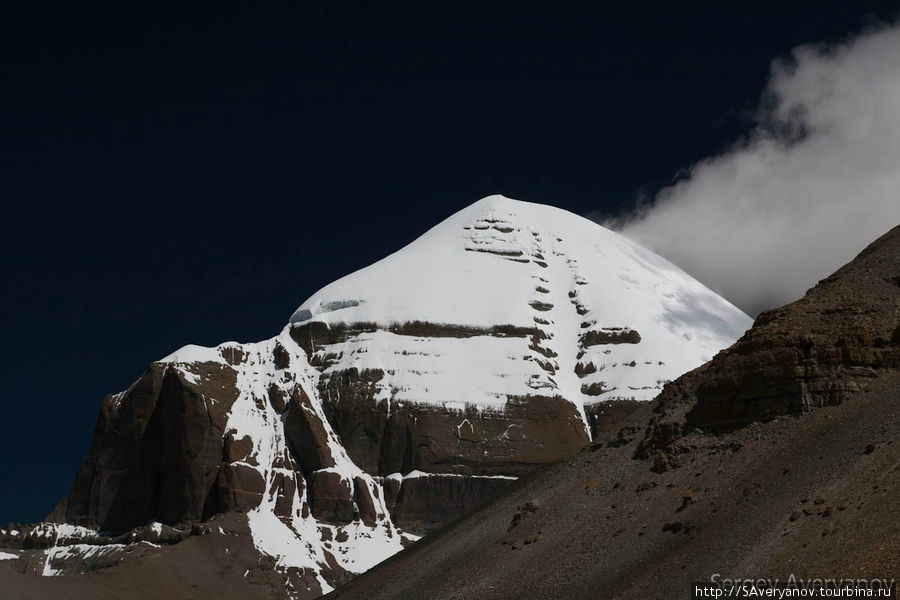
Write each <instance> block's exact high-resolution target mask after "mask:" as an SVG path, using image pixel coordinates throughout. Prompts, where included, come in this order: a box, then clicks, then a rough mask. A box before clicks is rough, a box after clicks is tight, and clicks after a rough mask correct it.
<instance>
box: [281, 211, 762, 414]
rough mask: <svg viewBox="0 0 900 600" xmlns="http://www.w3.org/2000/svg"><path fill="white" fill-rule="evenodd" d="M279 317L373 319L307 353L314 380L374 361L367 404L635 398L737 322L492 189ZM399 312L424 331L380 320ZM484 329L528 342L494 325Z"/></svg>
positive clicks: (661, 275)
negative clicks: (317, 356)
mask: <svg viewBox="0 0 900 600" xmlns="http://www.w3.org/2000/svg"><path fill="white" fill-rule="evenodd" d="M291 321H292V322H293V323H306V322H310V321H318V322H322V323H326V324H328V325H329V326H330V327H334V326H336V325H339V326H344V327H346V326H348V325H349V326H354V325H357V326H358V325H359V324H361V323H366V324H374V325H375V327H368V328H366V329H367V330H364V331H362V332H360V333H359V334H358V335H353V336H350V337H349V338H348V339H346V340H342V341H341V342H340V343H337V344H333V345H324V346H323V347H321V348H320V349H319V352H320V353H321V354H322V356H323V357H324V356H329V357H330V360H328V361H326V362H327V368H326V369H325V372H324V375H325V376H326V377H327V376H328V374H329V373H335V372H341V371H344V370H346V369H348V368H353V367H355V368H357V369H360V370H364V369H380V370H383V371H384V372H385V376H384V377H383V378H382V379H381V380H380V381H379V382H378V383H377V388H378V392H377V395H376V399H377V400H379V401H385V402H388V403H390V402H397V401H401V402H419V403H434V404H442V405H446V406H461V405H463V404H470V405H476V406H479V407H485V408H498V407H502V406H503V405H504V403H505V402H506V399H507V397H508V396H510V395H526V394H530V393H534V391H535V390H543V391H544V392H547V391H554V392H556V393H558V394H560V395H561V396H563V397H564V398H566V399H567V400H569V401H571V402H573V403H576V404H578V405H582V404H585V403H594V402H597V401H599V400H607V399H613V398H628V399H636V400H649V399H651V398H653V397H654V396H655V395H656V394H657V393H658V392H659V391H660V389H661V386H662V384H663V383H664V382H665V381H669V380H672V379H674V378H675V377H677V376H679V375H681V374H682V373H684V372H685V371H688V370H690V369H693V368H695V367H697V366H699V365H701V364H702V363H704V362H706V361H707V360H709V359H710V358H711V357H712V356H713V355H714V354H715V353H716V352H718V351H719V350H721V349H722V348H724V347H726V346H728V345H730V344H731V343H732V342H734V341H735V340H736V339H737V338H738V337H739V336H740V334H741V333H743V332H744V331H745V330H746V329H747V328H748V327H749V326H750V324H751V320H750V318H749V317H747V315H745V314H744V313H742V312H741V311H740V310H738V309H737V308H735V307H734V306H733V305H732V304H730V303H729V302H727V301H726V300H724V299H722V298H721V297H719V296H717V295H716V294H715V293H713V292H712V291H710V290H709V289H707V288H706V287H705V286H703V285H702V284H700V283H699V282H698V281H696V280H695V279H693V278H692V277H690V276H689V275H687V274H686V273H685V272H683V271H682V270H681V269H679V268H677V267H676V266H674V265H673V264H671V263H670V262H668V261H666V260H665V259H663V258H661V257H659V256H657V255H655V254H653V253H652V252H649V251H648V250H646V249H644V248H642V247H640V246H638V245H637V244H635V243H634V242H631V241H629V240H627V239H625V238H624V237H622V236H620V235H618V234H616V233H614V232H612V231H609V230H608V229H605V228H603V227H601V226H599V225H597V224H596V223H593V222H591V221H589V220H587V219H584V218H582V217H579V216H577V215H574V214H572V213H569V212H567V211H564V210H561V209H558V208H553V207H550V206H544V205H539V204H531V203H527V202H520V201H516V200H511V199H509V198H505V197H503V196H490V197H487V198H484V199H483V200H480V201H479V202H476V203H475V204H473V205H471V206H469V207H468V208H466V209H464V210H462V211H460V212H458V213H456V214H454V215H453V216H451V217H450V218H448V219H447V220H445V221H443V222H442V223H440V224H439V225H437V226H436V227H434V228H432V229H431V230H430V231H428V232H427V233H425V234H424V235H423V236H421V237H420V238H419V239H417V240H416V241H414V242H413V243H411V244H409V245H408V246H406V247H405V248H403V249H402V250H400V251H398V252H396V253H394V254H392V255H391V256H389V257H387V258H385V259H383V260H381V261H379V262H377V263H375V264H373V265H371V266H370V267H367V268H365V269H362V270H360V271H357V272H356V273H353V274H351V275H348V276H347V277H344V278H342V279H339V280H338V281H335V282H334V283H332V284H331V285H328V286H326V287H325V288H323V289H322V290H320V291H319V292H317V293H316V294H314V295H313V296H312V297H310V298H309V299H308V300H307V301H306V302H304V303H303V304H302V305H301V306H300V308H298V309H297V311H296V312H295V313H294V314H293V316H292V317H291ZM404 323H406V324H408V323H427V324H432V325H433V327H431V329H433V331H432V332H431V333H434V334H435V335H428V334H429V331H428V330H429V328H428V327H424V328H422V331H421V332H420V333H421V335H408V334H407V332H404V331H392V328H393V329H394V330H396V329H397V327H396V326H397V324H404ZM498 326H504V327H508V328H509V329H511V330H517V331H527V330H533V331H534V332H535V333H536V334H537V337H538V338H539V339H537V340H535V339H533V338H534V336H533V335H527V336H525V337H521V336H519V337H516V336H513V335H502V334H501V335H496V333H495V332H492V331H491V328H497V327H498ZM357 328H358V327H357ZM454 328H456V329H458V330H460V331H461V332H462V335H459V336H453V335H452V334H453V329H454ZM441 330H443V332H442V331H441ZM466 330H469V331H466ZM413 333H416V332H415V331H413Z"/></svg>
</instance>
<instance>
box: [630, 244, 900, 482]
mask: <svg viewBox="0 0 900 600" xmlns="http://www.w3.org/2000/svg"><path fill="white" fill-rule="evenodd" d="M898 298H900V228H894V229H892V230H891V231H890V232H888V233H886V234H885V235H884V236H882V237H881V238H879V239H878V240H876V241H875V242H873V243H872V244H871V245H870V246H869V247H868V248H866V250H865V251H863V252H862V253H861V254H860V255H859V256H858V257H857V258H856V259H855V260H854V261H853V262H852V263H849V264H848V265H846V266H845V267H843V268H841V269H840V270H838V271H836V272H835V273H834V274H833V275H831V276H830V277H827V278H826V279H823V280H822V281H820V282H819V283H818V284H817V285H816V286H815V287H813V288H812V289H810V290H809V292H807V294H806V295H805V296H804V297H803V298H801V299H800V300H798V301H797V302H794V303H792V304H788V305H786V306H782V307H780V308H777V309H774V310H769V311H766V312H763V313H762V314H760V315H759V317H758V318H757V319H756V322H755V323H754V326H753V327H752V328H751V329H750V330H749V331H747V333H746V334H744V336H743V337H741V339H740V340H738V342H737V343H736V344H734V345H733V346H732V347H731V348H729V349H727V350H725V351H724V352H722V353H721V354H720V355H719V356H717V357H716V360H714V361H712V362H711V363H709V364H707V365H704V366H703V367H701V368H699V369H697V370H696V371H693V372H691V373H688V374H687V375H685V376H684V377H681V378H679V379H678V380H677V381H675V382H674V383H672V384H670V385H668V386H667V387H666V389H665V390H664V392H663V393H662V394H661V395H660V397H659V408H658V411H657V412H658V416H657V417H656V418H655V419H654V421H653V422H652V423H651V426H650V428H649V430H648V432H647V436H646V439H645V440H644V441H643V442H642V444H641V447H640V449H639V451H638V454H639V456H644V457H648V456H652V457H653V458H654V460H656V462H657V468H658V469H663V470H664V469H666V468H668V467H669V466H671V465H673V464H678V454H679V445H678V442H677V440H678V439H679V438H680V437H681V436H683V435H685V434H686V433H690V432H691V431H695V430H703V431H711V432H724V431H729V430H733V429H736V428H739V427H742V426H745V425H747V424H748V423H752V422H757V421H766V420H770V419H773V418H775V417H778V416H781V415H799V414H803V413H807V412H810V411H812V410H814V409H816V408H821V407H823V406H835V405H838V404H841V403H842V402H844V401H846V400H848V399H850V398H852V397H853V396H854V395H855V394H858V393H860V392H862V391H865V390H866V389H867V387H868V384H869V382H870V381H871V380H873V379H874V378H876V377H878V376H879V375H881V374H883V373H885V372H886V371H890V370H894V369H897V368H898V367H900V302H898Z"/></svg>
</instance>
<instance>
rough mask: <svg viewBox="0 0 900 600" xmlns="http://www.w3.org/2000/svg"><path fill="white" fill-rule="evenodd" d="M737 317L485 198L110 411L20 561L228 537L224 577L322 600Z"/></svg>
mask: <svg viewBox="0 0 900 600" xmlns="http://www.w3.org/2000/svg"><path fill="white" fill-rule="evenodd" d="M748 324H749V319H748V318H747V317H746V316H745V315H743V313H741V312H740V311H738V310H737V309H736V308H734V307H733V306H731V305H730V304H728V303H727V302H725V301H724V300H722V299H721V298H719V297H718V296H716V295H715V294H713V293H712V292H710V291H709V290H707V289H706V288H704V287H703V286H702V285H700V284H699V283H697V282H696V281H695V280H693V279H691V278H690V277H688V276H687V275H686V274H684V273H683V272H681V271H680V270H678V269H677V268H675V267H674V266H672V265H671V264H670V263H668V262H666V261H665V260H663V259H661V258H659V257H657V256H655V255H653V254H652V253H650V252H647V251H646V250H644V249H642V248H640V247H638V246H636V245H634V244H632V243H631V242H628V241H627V240H625V239H623V238H621V237H620V236H617V235H616V234H613V233H611V232H609V231H606V230H605V229H603V228H601V227H599V226H597V225H596V224H594V223H591V222H589V221H586V220H584V219H581V218H580V217H577V216H575V215H571V214H569V213H566V212H564V211H560V210H557V209H553V208H550V207H545V206H539V205H532V204H526V203H522V202H516V201H512V200H509V199H506V198H502V197H491V198H487V199H485V200H482V201H480V202H478V203H476V204H474V205H472V206H471V207H469V208H467V209H465V210H463V211H461V212H460V213H457V214H456V215H454V216H452V217H450V218H449V219H448V220H446V221H445V222H443V223H441V224H440V225H438V226H437V227H435V228H434V229H432V230H431V231H429V232H428V233H426V234H425V235H424V236H422V237H421V238H420V239H419V240H417V241H416V242H414V243H413V244H411V245H410V246H408V247H406V248H404V249H403V250H401V251H400V252H398V253H396V254H394V255H392V256H390V257H388V258H386V259H384V260H383V261H380V262H379V263H376V264H375V265H372V266H371V267H369V268H367V269H364V270H362V271H359V272H357V273H355V274H352V275H350V276H348V277H345V278H344V279H341V280H339V281H337V282H335V283H334V284H332V285H330V286H327V287H326V288H324V289H323V290H321V291H320V292H318V293H316V294H315V295H313V296H312V297H311V298H310V299H309V300H307V301H306V302H304V303H303V305H301V306H300V307H299V308H298V309H297V311H296V312H295V313H294V315H293V316H292V317H291V319H290V323H289V324H288V325H287V326H286V327H285V328H284V330H283V331H282V332H281V333H279V334H278V335H277V336H275V337H274V338H272V339H270V340H266V341H263V342H259V343H246V344H238V343H226V344H222V345H220V346H218V347H216V348H201V347H197V346H187V347H185V348H182V349H181V350H179V351H177V352H175V353H173V354H172V355H170V356H168V357H166V358H164V359H163V360H161V361H159V362H156V363H153V364H152V365H151V366H150V368H149V369H148V370H147V372H146V373H145V374H144V375H143V376H142V377H141V378H140V379H139V380H138V381H136V382H135V383H134V384H133V385H132V386H131V387H130V388H129V389H128V390H126V391H124V392H121V393H119V394H114V395H111V396H108V397H107V398H105V399H104V401H103V405H102V407H101V412H100V417H99V420H98V424H97V428H96V431H95V435H94V440H93V444H92V447H91V450H90V454H89V456H88V458H87V460H86V461H85V464H84V466H83V467H82V469H81V471H80V472H79V474H78V477H77V479H76V481H75V484H74V486H73V488H72V493H71V496H70V498H69V499H68V503H67V504H66V505H65V506H64V507H63V506H61V507H60V509H59V510H58V511H56V512H57V513H59V514H57V515H55V517H54V519H55V520H58V521H64V522H65V523H67V525H61V526H51V525H47V526H46V527H49V528H50V529H53V527H63V528H67V527H68V528H71V527H73V526H77V527H78V528H79V529H77V530H73V531H77V532H78V533H77V535H74V536H73V535H69V534H68V533H67V534H66V535H62V536H60V535H57V534H58V533H59V532H58V531H56V530H54V531H50V532H49V533H47V534H46V535H44V536H43V537H42V538H41V539H43V540H44V542H42V543H41V544H39V546H41V547H42V548H43V547H46V550H40V551H39V552H37V551H35V550H34V549H31V550H28V552H25V553H24V554H21V555H20V556H19V559H18V560H19V561H20V566H21V570H26V571H40V572H45V573H48V574H50V573H72V572H79V571H80V570H88V569H89V568H91V567H92V565H93V566H94V567H98V566H109V565H110V564H114V563H115V561H117V560H120V559H121V558H122V552H124V550H122V548H121V547H120V546H123V544H124V547H126V548H127V547H129V546H128V544H129V543H134V544H145V543H146V544H150V545H151V546H153V547H154V548H155V546H162V548H161V549H158V550H159V551H160V552H168V551H167V550H165V547H166V544H168V543H169V542H168V541H166V542H165V543H161V542H160V540H159V536H158V535H157V534H156V533H155V532H157V531H162V528H163V527H165V528H169V529H171V530H172V531H174V532H177V534H175V533H173V534H172V536H174V537H172V536H169V537H171V538H172V540H175V542H177V543H178V544H181V543H182V542H181V541H180V540H182V539H183V538H184V537H191V536H192V535H201V534H202V535H205V536H212V537H213V538H217V539H218V538H220V537H221V538H222V540H224V542H229V545H228V546H227V548H230V550H228V551H229V552H232V553H234V557H235V558H233V560H235V561H237V562H236V563H235V564H234V565H232V566H231V567H230V568H232V569H238V570H241V571H246V573H247V575H246V577H248V578H251V579H253V578H254V577H257V575H258V577H257V579H260V580H261V581H263V582H268V583H266V585H268V584H269V583H271V580H272V576H271V573H270V571H271V572H274V573H277V574H278V577H282V578H283V582H284V585H286V586H287V587H286V588H285V589H287V590H288V591H287V592H285V593H286V594H287V595H288V596H291V597H315V596H317V595H319V594H320V593H322V592H327V591H328V590H330V589H332V588H333V587H335V586H337V585H338V584H340V583H342V582H344V581H346V580H347V578H348V577H350V576H351V575H352V574H355V573H360V572H362V571H364V570H366V569H368V568H370V567H371V566H373V565H374V564H376V563H378V562H380V561H381V560H384V559H385V558H387V557H388V556H390V555H392V554H393V553H395V552H397V551H398V550H400V549H401V548H402V547H404V545H407V544H409V543H410V542H412V541H414V540H415V539H417V538H418V536H420V535H422V534H425V533H428V532H430V531H432V530H434V529H436V528H438V527H440V526H442V525H445V524H446V523H448V522H450V521H452V520H453V519H455V518H457V517H458V516H460V515H461V514H463V513H465V512H468V511H470V510H473V509H475V508H477V507H479V506H481V505H483V504H484V503H486V502H487V501H489V500H490V499H492V498H494V497H496V496H497V495H498V494H499V493H501V492H502V491H503V490H504V489H506V487H507V486H509V485H510V484H511V483H512V482H513V481H515V480H516V478H518V477H520V476H521V475H523V474H525V473H527V472H528V471H529V470H531V469H533V468H534V467H536V466H539V465H543V464H547V463H551V462H555V461H558V460H561V459H564V458H566V457H568V456H571V455H573V454H574V453H576V452H577V451H578V450H579V449H580V448H582V447H583V446H584V445H585V444H587V443H588V442H589V441H590V439H591V436H592V435H595V434H596V433H597V432H599V431H603V430H605V429H607V428H609V427H611V426H612V425H614V424H615V423H617V422H618V421H620V420H621V419H623V418H625V416H627V415H628V414H629V413H630V412H631V411H632V410H634V408H635V407H636V406H638V405H640V404H641V403H642V402H644V401H646V400H649V399H650V398H652V397H653V396H654V395H656V393H657V392H658V390H659V389H661V387H662V385H663V384H664V383H665V382H666V381H668V380H670V379H673V378H674V377H676V376H678V375H679V374H681V373H682V372H684V371H686V370H688V369H691V368H694V367H696V366H698V365H699V364H701V363H702V362H704V361H705V360H707V359H708V358H709V357H711V356H712V355H713V354H715V353H716V352H717V351H718V350H720V349H721V348H723V347H725V346H727V345H728V344H729V343H731V342H732V341H734V339H736V338H737V337H738V335H740V333H741V332H742V331H743V330H744V329H745V328H746V326H747V325H748ZM235 514H236V515H239V517H235V516H230V517H228V518H229V519H230V521H228V527H231V529H230V530H229V529H228V527H225V528H224V529H223V527H218V528H217V527H215V526H209V524H210V523H215V522H217V521H218V520H220V519H222V518H223V517H222V516H223V515H235ZM235 519H238V521H240V522H235ZM200 523H204V524H205V525H203V526H202V527H201V528H200V529H199V530H197V528H198V527H199V525H198V524H200ZM148 527H150V530H149V531H150V533H147V532H146V531H145V530H146V529H147V528H148ZM169 529H166V531H169ZM238 530H240V531H248V532H249V535H250V539H251V540H252V544H246V545H245V546H246V547H244V546H240V545H237V544H236V543H232V542H233V540H231V539H230V537H229V536H230V535H231V534H229V533H228V531H238ZM66 531H68V530H66ZM129 531H131V532H135V531H137V532H139V533H137V534H134V535H131V534H128V533H127V532H129ZM198 531H199V533H198ZM54 532H55V533H54ZM101 532H103V533H101ZM140 532H143V533H140ZM122 535H125V536H126V537H125V538H123V537H121V536H122ZM128 535H131V537H128ZM222 536H224V537H222ZM51 538H52V539H51ZM60 540H62V541H60ZM123 540H124V542H123ZM129 540H130V542H129ZM166 540H169V538H166ZM224 542H223V543H224ZM173 543H174V542H173ZM19 545H20V546H23V544H19ZM59 545H63V546H65V547H67V548H73V547H77V546H79V545H80V546H85V547H86V549H85V548H82V550H71V551H68V550H67V551H65V552H60V551H59V550H58V549H57V548H58V547H59ZM101 547H102V548H107V547H108V548H107V549H108V550H109V551H108V552H107V551H106V550H104V551H102V552H100V551H98V550H97V548H101ZM241 548H242V549H241ZM23 550H24V546H23ZM144 551H146V552H156V551H157V550H147V549H145V550H144ZM88 552H90V554H86V553H88ZM86 556H89V557H93V558H89V559H85V557H86ZM79 561H80V562H79ZM260 565H262V567H261V566H260ZM263 567H264V568H263ZM261 568H262V569H263V571H265V572H266V573H270V574H269V575H265V576H262V575H259V574H260V573H261V571H260V569H261ZM266 569H268V570H266ZM254 573H256V574H257V575H254Z"/></svg>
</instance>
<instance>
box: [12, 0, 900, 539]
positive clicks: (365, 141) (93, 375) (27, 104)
mask: <svg viewBox="0 0 900 600" xmlns="http://www.w3.org/2000/svg"><path fill="white" fill-rule="evenodd" d="M182 4H183V5H182ZM744 4H745V6H744V7H743V8H739V7H736V6H735V3H721V2H715V3H709V4H700V3H673V2H667V3H661V4H660V5H658V6H657V5H642V4H640V3H600V2H595V3H564V2H537V3H532V2H525V1H523V2H442V3H437V2H427V3H425V2H422V3H417V2H403V3H389V2H368V3H363V2H355V3H341V2H332V1H323V2H293V3H285V4H279V3H266V2H254V3H248V5H241V4H234V3H231V2H227V1H225V2H218V3H216V4H215V5H211V6H202V5H201V4H198V3H181V4H173V5H170V4H166V3H164V2H153V3H129V2H119V3H116V4H109V5H100V4H84V3H64V4H63V5H61V6H57V5H53V4H49V3H42V2H31V3H27V4H26V3H22V4H21V5H19V6H12V7H7V8H5V9H4V13H3V15H2V16H0V21H2V25H0V27H2V32H0V34H2V35H0V44H2V46H0V52H2V57H3V58H2V69H3V71H2V111H0V152H2V155H0V158H2V163H0V165H2V166H0V169H2V172H0V177H2V179H0V185H2V192H0V198H2V202H3V213H4V214H3V219H2V220H3V230H2V239H3V242H2V243H3V257H4V264H3V332H4V334H5V335H4V341H3V345H2V346H3V358H2V362H0V365H2V367H0V369H2V371H0V406H2V414H0V417H2V423H3V428H2V432H3V433H2V435H0V457H2V458H0V490H2V493H0V522H3V523H5V522H7V521H34V520H38V519H40V518H42V517H43V516H44V515H46V514H47V513H48V512H49V511H50V510H51V509H52V507H53V505H54V504H55V503H56V501H57V500H59V499H60V498H61V497H63V496H64V495H66V494H67V493H68V491H69V487H70V485H71V483H72V480H73V478H74V476H75V473H76V471H77V469H78V467H79V465H80V463H81V461H82V460H83V459H84V457H85V456H86V454H87V451H88V447H89V443H90V438H91V432H92V429H93V426H94V423H95V420H96V416H97V411H98V408H99V402H100V399H101V397H102V396H103V395H104V394H106V393H109V392H114V391H118V390H121V389H123V388H124V387H126V386H127V385H129V384H130V383H131V382H132V381H133V380H134V379H136V378H137V377H138V376H139V375H140V373H141V372H142V371H143V369H144V368H145V367H146V365H147V364H148V363H149V362H151V361H152V360H155V359H158V358H160V357H162V356H164V355H165V354H167V353H169V352H171V351H172V350H174V349H176V348H178V347H179V346H182V345H184V344H186V343H199V344H205V345H211V344H216V343H219V342H222V341H225V340H230V339H236V340H239V341H253V340H258V339H263V338H266V337H269V336H271V335H273V334H274V333H276V332H277V331H278V330H279V329H280V328H281V327H282V325H283V324H284V322H285V321H286V319H287V318H288V316H289V315H290V314H291V312H292V311H293V310H294V308H296V306H297V305H299V304H300V302H302V301H303V300H304V299H305V298H306V297H307V296H309V295H310V294H311V293H313V292H314V291H315V290H316V289H318V288H319V287H321V286H323V285H325V284H327V283H328V282H330V281H332V280H334V279H336V278H337V277H339V276H341V275H344V274H346V273H348V272H351V271H353V270H355V269H358V268H360V267H363V266H365V265H367V264H369V263H371V262H373V261H374V260H377V259H379V258H381V257H383V256H384V255H386V254H388V253H390V252H392V251H394V250H396V249H398V248H399V247H401V246H403V245H404V244H406V243H408V242H409V241H411V240H412V239H414V238H415V237H416V236H418V235H419V234H420V233H422V232H423V231H424V230H425V229H427V228H428V227H430V226H432V225H434V224H435V223H437V222H438V221H440V220H441V219H443V218H444V217H446V216H448V215H449V214H450V213H452V212H454V211H456V210H458V209H459V208H461V207H463V206H465V205H466V204H469V203H471V202H473V201H475V200H477V199H478V198H480V197H482V196H485V195H487V194H490V193H503V194H505V195H508V196H512V197H516V198H520V199H523V200H531V201H536V202H545V203H550V204H555V205H558V206H561V207H564V208H567V209H569V210H572V211H574V212H578V213H581V214H587V213H589V212H595V211H599V212H600V213H603V214H609V215H614V214H618V213H620V212H622V211H623V210H625V209H627V207H628V206H630V205H631V204H632V203H633V202H634V200H635V199H636V198H637V197H638V196H640V195H642V194H644V195H646V194H652V193H653V192H654V191H656V190H657V189H658V188H659V187H660V186H662V185H665V184H666V183H667V182H668V181H670V180H671V178H672V177H673V176H674V175H675V174H676V173H677V171H678V169H680V168H683V167H686V166H688V165H690V164H691V163H692V162H693V161H696V160H698V159H700V158H702V157H704V156H707V155H709V154H711V153H715V152H716V151H718V150H721V149H722V148H723V147H724V146H725V145H727V144H728V143H730V142H731V141H733V140H734V139H735V138H736V137H737V136H739V135H740V134H742V133H744V132H746V131H747V130H748V127H749V121H748V118H747V116H746V111H748V110H750V109H752V108H753V107H754V106H755V105H756V103H757V101H758V96H759V93H760V92H761V90H762V88H763V85H764V83H765V81H766V75H767V72H768V65H769V62H770V60H771V59H772V58H774V57H776V56H780V55H784V54H785V53H786V52H787V51H788V50H789V49H790V48H792V47H793V46H796V45H798V44H801V43H806V42H815V41H826V40H834V39H839V38H841V37H843V36H845V35H847V34H849V33H851V32H854V31H857V30H858V29H859V28H860V27H861V26H864V25H865V24H866V23H868V22H871V21H872V20H873V19H883V20H893V19H894V18H895V17H896V11H895V10H894V9H893V8H892V7H891V3H879V2H866V1H859V2H854V3H849V2H834V3H829V2H822V1H818V2H806V1H792V2H771V3H768V2H748V3H744ZM626 5H627V6H626Z"/></svg>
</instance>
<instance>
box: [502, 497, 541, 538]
mask: <svg viewBox="0 0 900 600" xmlns="http://www.w3.org/2000/svg"><path fill="white" fill-rule="evenodd" d="M535 512H537V506H536V505H535V504H534V503H533V502H526V503H525V504H520V505H519V507H518V508H517V509H516V512H515V514H513V516H512V519H511V520H510V522H509V527H508V528H507V531H512V530H513V529H514V528H515V527H517V526H518V525H519V523H521V522H522V520H523V519H525V518H527V517H528V516H530V515H532V514H534V513H535Z"/></svg>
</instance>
